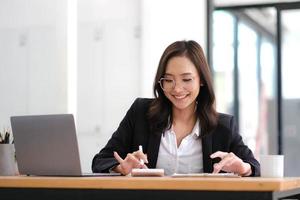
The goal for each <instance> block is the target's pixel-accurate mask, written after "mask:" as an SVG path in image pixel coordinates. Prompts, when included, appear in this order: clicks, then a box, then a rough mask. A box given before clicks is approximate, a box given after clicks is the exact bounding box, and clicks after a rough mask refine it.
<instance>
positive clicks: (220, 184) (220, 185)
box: [0, 176, 300, 191]
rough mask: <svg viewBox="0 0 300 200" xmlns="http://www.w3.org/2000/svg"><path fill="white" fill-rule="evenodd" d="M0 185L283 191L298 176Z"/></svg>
mask: <svg viewBox="0 0 300 200" xmlns="http://www.w3.org/2000/svg"><path fill="white" fill-rule="evenodd" d="M0 188H65V189H66V188H67V189H68V188H74V189H76V188H80V189H136V190H206V191H214V190H218V191H284V190H291V189H297V188H300V177H295V178H292V177H289V178H260V177H247V178H203V177H197V178H194V177H192V178H172V177H126V176H120V177H27V176H0Z"/></svg>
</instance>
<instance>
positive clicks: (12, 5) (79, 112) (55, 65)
mask: <svg viewBox="0 0 300 200" xmlns="http://www.w3.org/2000/svg"><path fill="white" fill-rule="evenodd" d="M299 19H300V1H278V0H276V1H271V0H269V1H262V0H259V1H255V0H252V1H251V0H247V1H245V0H243V1H241V0H235V1H234V0H230V1H229V0H214V1H212V0H207V1H205V0H160V1H153V0H152V1H151V0H26V1H22V0H0V93H1V96H0V129H5V128H10V121H9V117H10V116H12V115H28V114H54V113H72V114H74V116H75V119H76V127H77V135H78V142H79V147H80V154H81V162H82V166H83V169H84V170H85V171H91V169H90V168H91V160H92V158H93V156H94V155H95V154H96V153H97V152H98V151H99V150H100V149H101V148H102V147H103V146H104V145H105V144H106V142H107V140H108V139H109V138H110V136H111V134H112V133H113V132H114V130H115V129H116V128H117V127H118V124H119V123H120V121H121V120H122V118H123V117H124V116H125V113H126V111H127V110H128V108H129V107H130V105H131V104H132V103H133V101H134V99H135V98H137V97H149V98H151V97H153V94H152V85H153V80H154V75H155V72H156V69H157V66H158V62H159V58H160V56H161V54H162V53H163V50H164V49H165V48H166V47H167V45H169V44H170V43H172V42H174V41H176V40H183V39H187V40H190V39H192V40H195V41H197V42H198V43H200V44H201V45H202V47H203V48H204V50H205V52H206V53H207V58H208V60H209V63H210V67H211V70H212V74H213V78H214V87H215V91H216V95H217V110H218V111H219V112H226V113H230V114H233V115H235V117H236V120H237V122H238V124H239V130H240V133H241V135H242V136H243V139H244V141H245V143H246V144H247V145H249V147H250V148H251V149H252V151H253V152H254V153H255V156H256V158H257V159H259V155H261V154H284V155H285V167H286V169H285V175H286V176H295V175H300V171H299V169H300V160H299V159H297V152H298V149H299V145H300V135H299V134H300V125H299V124H300V90H299V89H298V86H297V85H300V80H299V78H298V76H299V74H300V61H299V58H298V59H297V56H298V54H299V53H298V52H300V25H299V22H298V20H299Z"/></svg>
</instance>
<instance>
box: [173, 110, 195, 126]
mask: <svg viewBox="0 0 300 200" xmlns="http://www.w3.org/2000/svg"><path fill="white" fill-rule="evenodd" d="M196 118H197V117H196V113H195V106H189V107H188V108H186V109H177V108H174V107H173V123H176V122H180V123H186V122H189V123H191V122H196Z"/></svg>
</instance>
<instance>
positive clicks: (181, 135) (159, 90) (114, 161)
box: [92, 41, 260, 176]
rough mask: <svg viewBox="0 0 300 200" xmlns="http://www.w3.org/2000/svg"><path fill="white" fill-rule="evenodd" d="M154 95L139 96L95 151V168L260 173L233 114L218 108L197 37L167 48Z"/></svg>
mask: <svg viewBox="0 0 300 200" xmlns="http://www.w3.org/2000/svg"><path fill="white" fill-rule="evenodd" d="M154 96H155V98H154V99H141V98H138V99H136V100H135V102H134V103H133V105H132V106H131V108H130V109H129V110H128V112H127V114H126V116H125V117H124V119H123V120H122V122H121V123H120V125H119V127H118V129H117V130H116V131H115V132H114V134H113V135H112V137H111V139H110V140H109V141H108V143H107V145H106V146H105V147H104V148H103V149H102V150H101V151H100V152H99V153H98V154H96V155H95V157H94V159H93V163H92V170H93V172H109V171H115V172H120V173H122V174H123V175H127V174H129V173H130V172H131V170H132V169H133V168H147V167H148V168H163V169H165V174H166V175H171V174H173V173H201V172H206V173H211V172H212V173H218V172H220V171H224V172H233V173H237V174H239V175H241V176H259V175H260V166H259V163H258V162H257V160H256V159H255V158H254V156H253V154H252V152H251V150H250V149H249V148H248V147H247V146H246V145H245V144H244V143H243V141H242V138H241V136H240V135H239V134H238V132H237V128H236V125H235V123H234V119H233V117H232V116H230V115H226V114H221V113H217V112H216V110H215V94H214V91H213V86H212V79H211V75H210V70H209V67H208V64H207V61H206V59H205V56H204V53H203V50H202V48H201V46H200V45H199V44H198V43H196V42H195V41H177V42H174V43H173V44H171V45H170V46H168V47H167V48H166V50H165V51H164V53H163V55H162V57H161V59H160V62H159V66H158V69H157V73H156V77H155V81H154ZM139 145H142V147H143V149H144V152H142V151H141V150H138V149H139V148H138V147H139ZM144 153H145V154H144ZM141 161H142V162H141Z"/></svg>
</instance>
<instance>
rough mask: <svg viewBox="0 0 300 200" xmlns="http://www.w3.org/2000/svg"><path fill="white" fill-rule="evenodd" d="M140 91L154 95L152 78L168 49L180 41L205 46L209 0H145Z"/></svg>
mask: <svg viewBox="0 0 300 200" xmlns="http://www.w3.org/2000/svg"><path fill="white" fill-rule="evenodd" d="M141 10H142V13H141V19H142V23H141V25H142V42H141V44H142V65H141V68H142V69H141V78H142V80H141V84H142V88H141V94H142V96H147V97H152V96H153V91H152V88H153V80H154V77H155V73H156V69H157V67H158V63H159V59H160V57H161V55H162V53H163V51H164V50H165V48H166V47H167V46H168V45H169V44H171V43H172V42H175V41H177V40H183V39H186V40H195V41H197V42H199V44H200V45H201V46H202V47H203V48H204V49H206V19H207V18H206V1H204V0H202V1H199V0H163V1H153V0H142V5H141Z"/></svg>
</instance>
